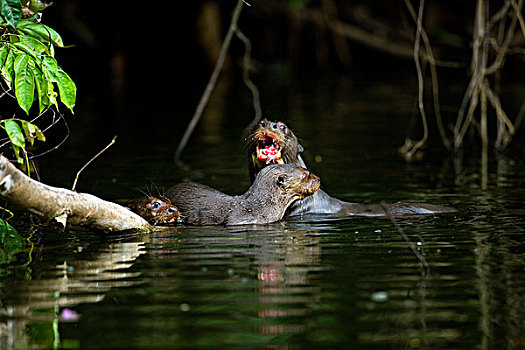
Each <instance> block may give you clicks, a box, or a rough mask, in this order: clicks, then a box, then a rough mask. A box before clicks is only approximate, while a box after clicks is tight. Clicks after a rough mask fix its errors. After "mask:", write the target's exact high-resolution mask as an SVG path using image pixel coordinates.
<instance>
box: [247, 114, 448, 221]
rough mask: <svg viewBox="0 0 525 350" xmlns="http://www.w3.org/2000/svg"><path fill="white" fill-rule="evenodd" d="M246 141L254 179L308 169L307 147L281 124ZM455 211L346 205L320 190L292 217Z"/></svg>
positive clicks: (259, 127) (262, 124)
mask: <svg viewBox="0 0 525 350" xmlns="http://www.w3.org/2000/svg"><path fill="white" fill-rule="evenodd" d="M247 130H248V135H247V136H246V137H245V142H246V149H247V152H248V169H249V171H250V178H251V179H252V181H253V179H254V178H255V176H256V175H257V173H258V172H259V171H261V169H264V168H265V167H266V166H268V165H271V164H293V165H296V166H301V167H303V168H306V164H305V163H304V161H303V159H302V158H301V154H300V153H301V152H302V151H303V147H302V146H301V145H300V144H299V141H298V140H297V137H296V136H295V134H294V133H293V132H292V130H291V129H290V128H289V127H288V126H287V125H286V124H285V123H283V122H281V121H269V120H267V119H262V120H260V121H258V122H257V123H255V124H254V125H253V126H249V127H248V129H247ZM454 211H455V210H454V209H452V208H447V207H443V206H439V205H433V204H425V203H395V204H359V203H350V202H344V201H342V200H339V199H337V198H333V197H331V196H329V195H328V194H327V193H326V192H324V191H323V190H318V191H317V192H315V193H314V194H313V195H312V196H310V197H307V198H305V199H303V200H300V201H296V202H295V203H293V204H292V205H291V206H290V209H289V211H288V213H289V215H300V214H336V215H338V216H349V215H365V216H384V215H387V214H393V215H410V214H433V213H445V212H454Z"/></svg>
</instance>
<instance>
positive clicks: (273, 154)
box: [257, 134, 283, 164]
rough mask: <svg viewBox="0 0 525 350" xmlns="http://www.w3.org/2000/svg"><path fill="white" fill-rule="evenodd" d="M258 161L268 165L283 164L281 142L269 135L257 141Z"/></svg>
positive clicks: (260, 137)
mask: <svg viewBox="0 0 525 350" xmlns="http://www.w3.org/2000/svg"><path fill="white" fill-rule="evenodd" d="M257 159H259V160H260V161H261V162H265V163H266V164H282V163H283V160H282V158H281V147H280V146H279V142H277V140H276V139H275V138H274V137H272V136H271V135H269V134H265V135H262V136H259V138H258V139H257Z"/></svg>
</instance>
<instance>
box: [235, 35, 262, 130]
mask: <svg viewBox="0 0 525 350" xmlns="http://www.w3.org/2000/svg"><path fill="white" fill-rule="evenodd" d="M235 35H236V36H237V38H239V40H241V41H242V42H243V43H244V47H245V51H244V58H243V64H242V80H243V81H244V84H245V85H246V86H247V87H248V89H250V91H251V92H252V103H253V110H254V112H255V116H254V118H253V123H256V122H257V121H259V120H261V117H262V109H261V101H260V95H259V89H258V88H257V86H256V85H255V84H254V83H253V81H252V80H251V79H250V61H251V49H252V43H251V42H250V39H248V37H247V36H246V35H244V33H243V32H241V30H240V29H239V28H238V27H235Z"/></svg>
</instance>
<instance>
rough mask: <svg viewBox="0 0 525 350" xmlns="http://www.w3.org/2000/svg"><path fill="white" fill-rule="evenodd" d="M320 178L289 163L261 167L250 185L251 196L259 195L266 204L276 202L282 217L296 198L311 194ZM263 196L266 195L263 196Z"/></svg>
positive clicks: (316, 187) (317, 187)
mask: <svg viewBox="0 0 525 350" xmlns="http://www.w3.org/2000/svg"><path fill="white" fill-rule="evenodd" d="M320 185H321V180H320V179H319V177H317V176H315V175H314V174H312V173H311V172H310V171H309V170H307V169H305V168H302V167H298V166H295V165H290V164H277V165H271V166H268V167H265V168H263V169H262V170H261V171H260V172H259V174H257V177H256V178H255V181H254V183H253V185H252V187H250V190H249V192H251V196H258V197H260V198H259V199H260V201H261V202H262V203H263V204H264V205H267V206H272V205H275V204H278V206H279V207H280V208H281V209H282V212H281V213H279V215H281V217H280V218H279V219H281V218H282V216H283V215H284V212H285V211H286V209H287V208H288V207H289V206H290V204H292V203H293V202H295V201H296V200H299V199H302V198H304V197H306V196H309V195H312V194H313V193H314V192H315V191H317V190H318V189H319V186H320ZM263 196H266V197H265V198H263Z"/></svg>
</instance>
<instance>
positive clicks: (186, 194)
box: [167, 164, 320, 225]
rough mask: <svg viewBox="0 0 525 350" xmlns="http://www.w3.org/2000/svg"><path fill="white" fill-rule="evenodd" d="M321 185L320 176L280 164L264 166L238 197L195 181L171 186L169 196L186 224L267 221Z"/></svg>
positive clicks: (237, 223) (278, 215)
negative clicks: (250, 184)
mask: <svg viewBox="0 0 525 350" xmlns="http://www.w3.org/2000/svg"><path fill="white" fill-rule="evenodd" d="M319 185H320V180H319V178H318V177H317V176H315V175H313V174H312V173H310V171H308V170H306V169H304V168H301V167H296V166H293V165H289V164H277V165H271V166H268V167H265V168H264V169H263V170H262V171H261V172H260V173H259V174H258V175H257V177H256V178H255V181H254V183H253V184H252V186H251V187H250V188H249V189H248V191H246V192H245V193H244V194H242V195H239V196H230V195H227V194H225V193H223V192H220V191H218V190H216V189H214V188H211V187H209V186H206V185H202V184H197V183H192V182H189V183H180V184H177V185H175V186H172V187H171V188H169V189H168V191H167V196H168V198H169V199H170V200H171V201H172V203H174V204H175V205H176V206H177V207H178V208H179V210H180V212H181V217H182V219H183V222H184V223H187V224H194V225H243V224H266V223H270V222H275V221H278V220H281V219H282V218H283V216H284V214H285V212H286V209H287V208H288V207H289V206H290V204H292V203H293V202H295V201H296V200H299V199H301V198H304V197H305V196H309V195H311V194H313V193H314V192H315V191H317V190H318V189H319Z"/></svg>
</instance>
